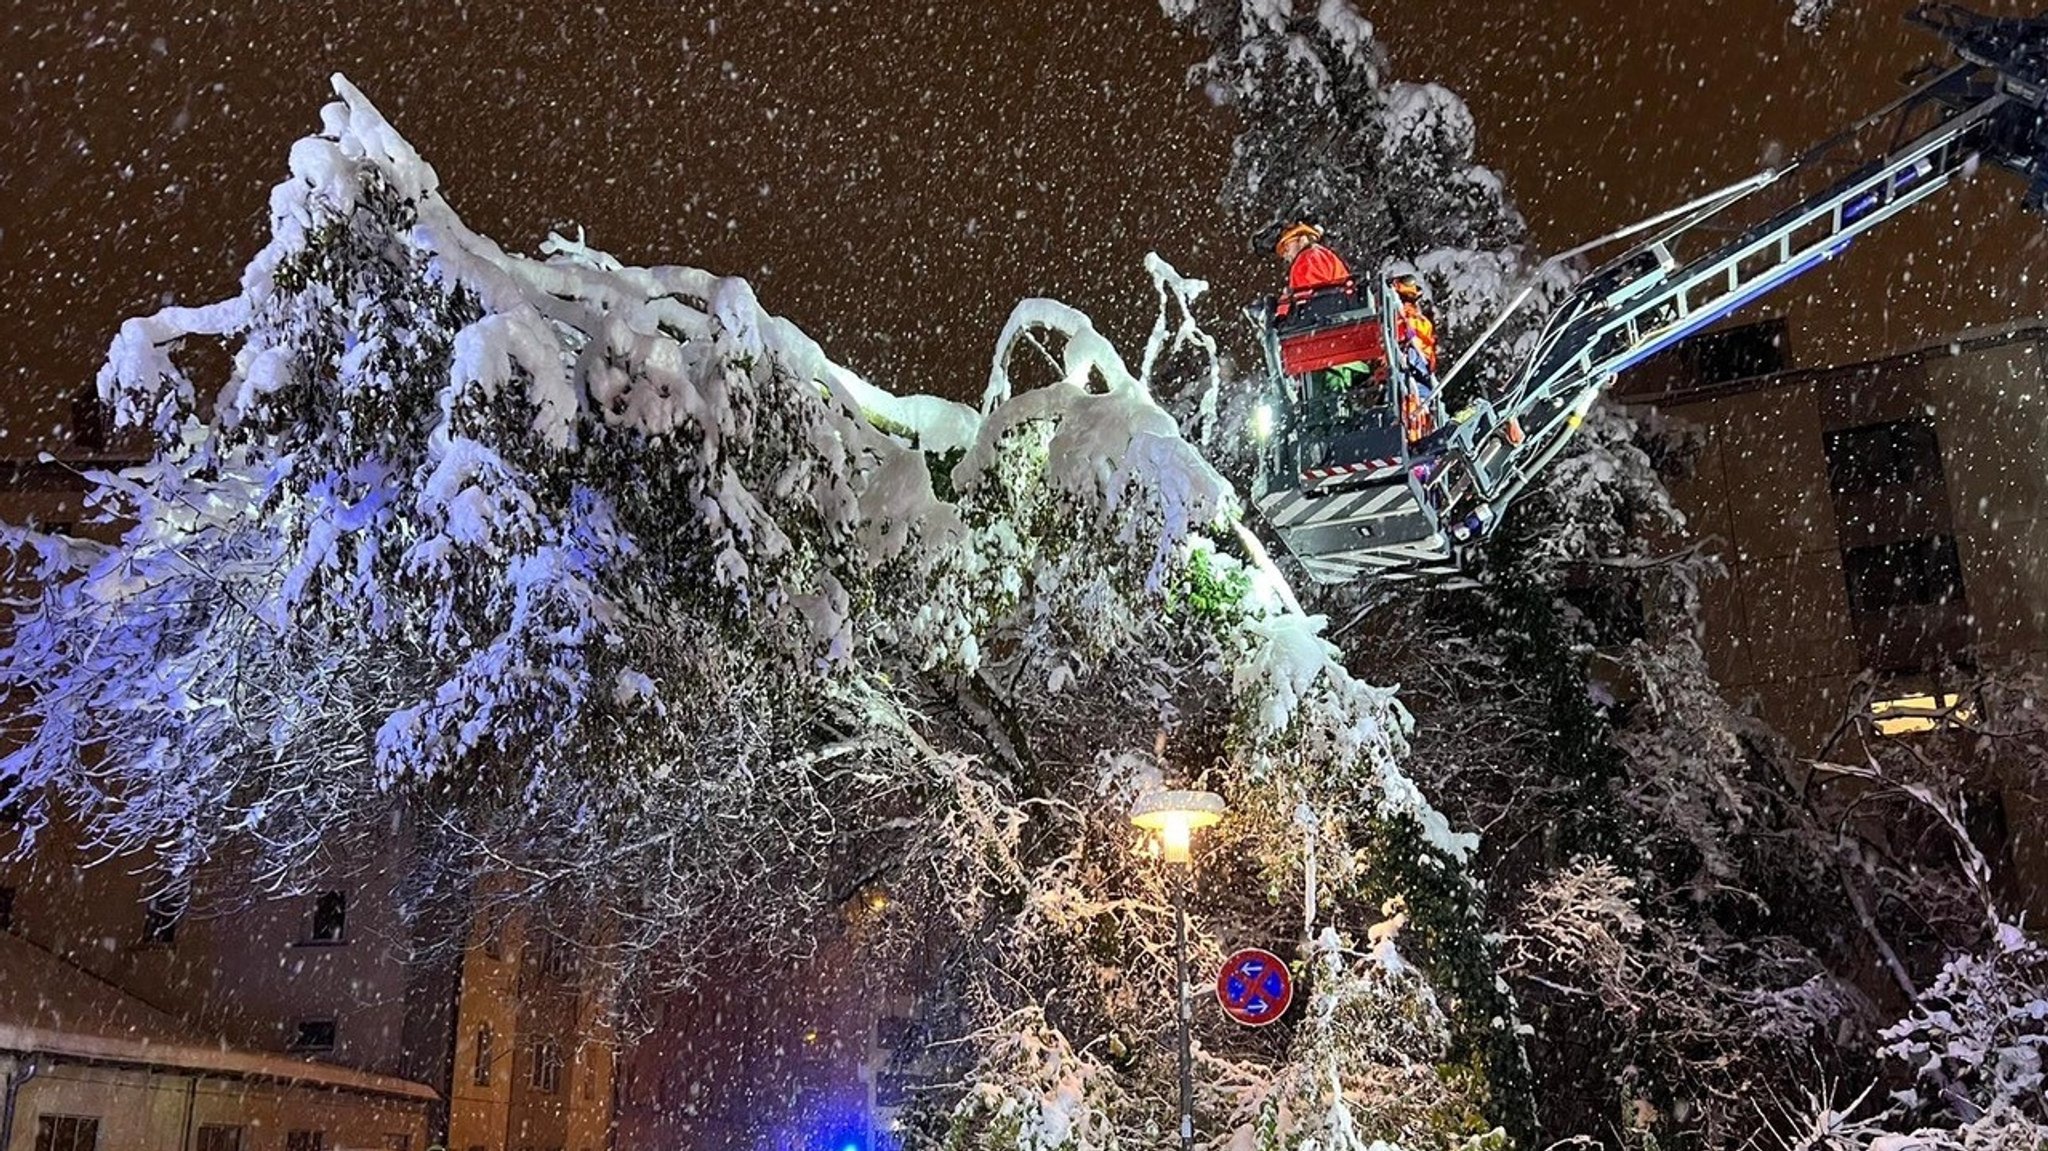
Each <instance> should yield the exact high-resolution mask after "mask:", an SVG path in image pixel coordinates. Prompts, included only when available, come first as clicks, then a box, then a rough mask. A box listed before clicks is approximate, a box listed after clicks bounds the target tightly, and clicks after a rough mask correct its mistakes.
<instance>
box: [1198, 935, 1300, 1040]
mask: <svg viewBox="0 0 2048 1151" xmlns="http://www.w3.org/2000/svg"><path fill="white" fill-rule="evenodd" d="M1216 1000H1217V1002H1219V1003H1221V1004H1223V1013H1224V1014H1225V1015H1228V1016H1230V1017H1231V1018H1232V1019H1235V1020H1237V1021H1238V1022H1239V1023H1242V1024H1244V1025H1245V1026H1247V1027H1264V1026H1265V1025H1266V1024H1268V1023H1273V1022H1276V1021H1277V1020H1278V1019H1279V1018H1280V1017H1281V1016H1282V1015H1285V1014H1287V1005H1288V1004H1290V1003H1292V1002H1294V976H1293V974H1292V973H1290V972H1289V971H1288V970H1287V965H1286V964H1285V963H1282V962H1280V957H1279V956H1277V955H1275V954H1273V953H1272V952H1270V951H1261V950H1259V949H1258V948H1256V947H1247V948H1245V949H1244V950H1243V951H1240V952H1238V953H1236V954H1235V955H1232V956H1231V957H1230V958H1228V959H1226V960H1224V961H1223V970H1222V971H1221V972H1219V973H1218V974H1217V976H1216Z"/></svg>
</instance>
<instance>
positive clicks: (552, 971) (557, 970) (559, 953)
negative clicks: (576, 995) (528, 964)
mask: <svg viewBox="0 0 2048 1151" xmlns="http://www.w3.org/2000/svg"><path fill="white" fill-rule="evenodd" d="M531 954H533V955H534V956H535V961H534V966H535V968H536V969H537V970H538V971H539V973H540V976H541V978H543V979H550V980H554V981H556V982H558V983H563V984H566V983H570V982H572V981H574V980H575V978H576V956H575V953H574V952H573V951H571V950H570V947H569V945H568V944H567V943H564V942H563V941H562V940H560V939H557V938H555V937H554V936H553V935H542V936H541V937H540V946H539V947H538V948H537V949H534V950H533V951H532V952H531Z"/></svg>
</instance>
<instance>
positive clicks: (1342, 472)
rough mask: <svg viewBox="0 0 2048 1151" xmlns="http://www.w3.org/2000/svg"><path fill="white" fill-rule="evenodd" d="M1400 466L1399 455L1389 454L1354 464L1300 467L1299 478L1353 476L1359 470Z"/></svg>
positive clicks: (1375, 470) (1380, 469)
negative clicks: (1383, 457) (1330, 466)
mask: <svg viewBox="0 0 2048 1151" xmlns="http://www.w3.org/2000/svg"><path fill="white" fill-rule="evenodd" d="M1400 466H1401V457H1399V456H1389V457H1387V458H1385V459H1378V460H1365V461H1363V462H1360V463H1355V464H1339V465H1338V466H1336V467H1334V468H1303V469H1301V478H1302V479H1303V480H1304V481H1310V480H1327V479H1329V478H1331V477H1332V476H1355V475H1357V474H1359V473H1360V472H1377V471H1385V470H1386V469H1388V468H1398V467H1400Z"/></svg>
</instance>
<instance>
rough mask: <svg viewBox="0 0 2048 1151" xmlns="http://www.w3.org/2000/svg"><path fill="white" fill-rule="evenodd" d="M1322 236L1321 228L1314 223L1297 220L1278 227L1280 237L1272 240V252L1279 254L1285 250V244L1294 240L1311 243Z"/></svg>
mask: <svg viewBox="0 0 2048 1151" xmlns="http://www.w3.org/2000/svg"><path fill="white" fill-rule="evenodd" d="M1322 238H1323V230H1322V229H1321V228H1318V227H1316V226H1315V225H1314V224H1311V223H1308V222H1306V221H1302V220H1297V221H1295V222H1294V223H1292V224H1289V225H1287V226H1286V227H1284V228H1282V229H1280V238H1279V239H1277V240H1275V241H1273V253H1274V254H1275V255H1279V254H1280V253H1282V252H1285V251H1286V250H1287V245H1288V244H1291V243H1293V242H1294V241H1295V240H1307V241H1308V242H1309V243H1311V244H1313V243H1315V242H1316V241H1318V240H1320V239H1322Z"/></svg>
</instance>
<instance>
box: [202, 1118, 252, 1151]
mask: <svg viewBox="0 0 2048 1151" xmlns="http://www.w3.org/2000/svg"><path fill="white" fill-rule="evenodd" d="M194 1151H242V1129H241V1128H240V1127H226V1126H222V1125H220V1124H218V1123H202V1124H200V1125H199V1142H198V1143H196V1144H194Z"/></svg>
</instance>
